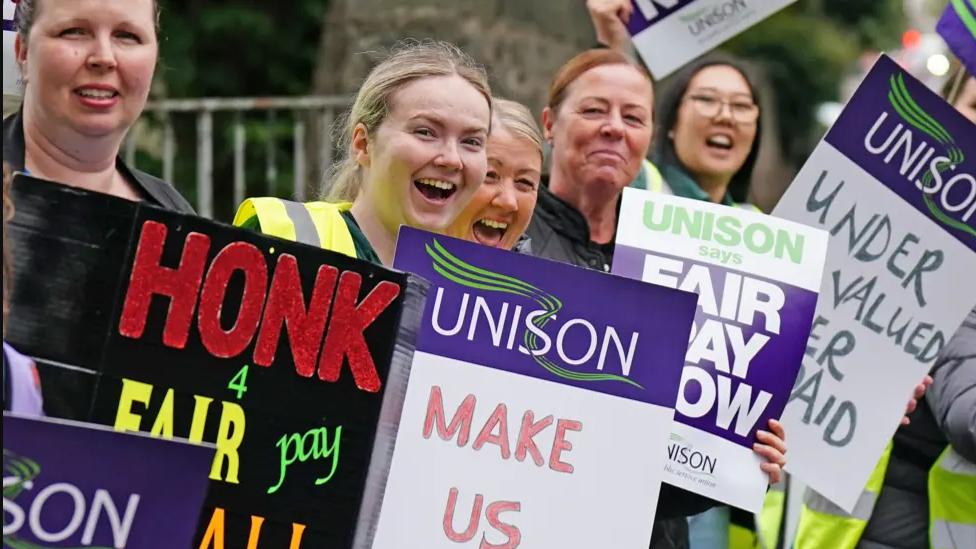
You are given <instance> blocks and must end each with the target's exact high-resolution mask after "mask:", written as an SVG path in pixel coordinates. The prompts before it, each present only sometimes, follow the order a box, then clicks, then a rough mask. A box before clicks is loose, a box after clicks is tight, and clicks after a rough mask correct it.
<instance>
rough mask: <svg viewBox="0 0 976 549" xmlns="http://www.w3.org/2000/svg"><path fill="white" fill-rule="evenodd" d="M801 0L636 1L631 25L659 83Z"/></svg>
mask: <svg viewBox="0 0 976 549" xmlns="http://www.w3.org/2000/svg"><path fill="white" fill-rule="evenodd" d="M794 2H796V0H633V3H634V14H633V15H632V16H631V18H630V21H629V22H628V24H627V29H628V31H629V32H630V36H631V38H632V40H633V43H634V47H635V48H636V49H637V52H638V53H639V54H640V56H641V59H643V60H644V64H645V65H647V68H648V69H649V70H650V71H651V74H653V75H654V77H655V78H664V77H665V76H667V75H669V74H671V73H672V72H674V71H676V70H678V69H679V68H681V67H682V66H683V65H685V64H686V63H688V62H689V61H691V60H692V59H695V58H697V57H699V56H701V55H702V54H704V53H706V52H708V51H711V50H713V49H715V48H717V47H718V46H719V45H721V44H722V43H723V42H725V41H726V40H728V39H730V38H732V37H733V36H735V35H737V34H739V33H740V32H742V31H744V30H746V29H748V28H749V27H751V26H753V25H755V24H756V23H759V22H760V21H762V20H763V19H766V18H767V17H769V16H770V15H772V14H774V13H776V12H777V11H779V10H781V9H783V8H785V7H786V6H789V5H790V4H792V3H794Z"/></svg>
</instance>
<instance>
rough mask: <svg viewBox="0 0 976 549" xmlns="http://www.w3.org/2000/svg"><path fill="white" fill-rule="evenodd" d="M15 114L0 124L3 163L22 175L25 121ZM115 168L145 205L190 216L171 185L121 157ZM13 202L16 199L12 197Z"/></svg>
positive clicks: (19, 114)
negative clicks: (138, 168)
mask: <svg viewBox="0 0 976 549" xmlns="http://www.w3.org/2000/svg"><path fill="white" fill-rule="evenodd" d="M22 112H23V111H18V112H16V113H14V114H12V115H10V116H8V117H7V118H5V119H4V120H3V161H4V162H6V163H7V164H9V165H10V169H11V171H13V172H18V171H24V164H25V154H26V153H25V150H24V149H25V146H24V119H23V116H22ZM115 165H116V167H117V168H118V169H119V171H120V172H121V173H122V175H123V176H124V177H125V178H126V179H127V180H128V181H129V182H130V183H132V184H133V185H134V186H135V187H136V188H137V189H138V190H139V191H140V192H141V193H142V195H143V198H144V199H145V200H146V202H148V203H150V204H153V205H154V206H159V207H162V208H165V209H167V210H172V211H176V212H180V213H188V214H193V213H195V212H194V211H193V207H192V206H190V203H189V202H187V201H186V199H185V198H183V196H181V195H180V193H178V192H177V191H176V189H174V188H173V187H172V186H171V185H169V184H168V183H166V182H165V181H163V180H162V179H159V178H157V177H153V176H151V175H149V174H147V173H145V172H142V171H139V170H137V169H134V168H130V167H129V166H126V164H125V162H123V161H122V158H121V157H116V160H115ZM14 200H15V201H16V196H15V197H14Z"/></svg>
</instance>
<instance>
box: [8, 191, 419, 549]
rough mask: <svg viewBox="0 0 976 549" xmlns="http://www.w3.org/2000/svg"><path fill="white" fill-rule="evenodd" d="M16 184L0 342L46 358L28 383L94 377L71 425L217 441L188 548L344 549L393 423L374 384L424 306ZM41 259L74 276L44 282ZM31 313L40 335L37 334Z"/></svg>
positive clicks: (327, 263) (320, 257)
mask: <svg viewBox="0 0 976 549" xmlns="http://www.w3.org/2000/svg"><path fill="white" fill-rule="evenodd" d="M15 185H16V190H17V200H18V201H20V202H19V203H18V216H23V217H18V219H17V220H15V226H14V227H12V229H13V231H12V232H14V233H15V238H14V245H15V246H17V250H18V252H19V256H18V259H17V262H16V269H17V271H18V272H17V276H16V281H15V286H14V293H15V295H14V302H15V305H16V307H14V308H13V309H12V311H11V321H12V322H15V323H18V324H20V322H21V320H20V319H21V318H22V317H21V315H23V318H24V319H27V321H28V322H27V323H26V324H24V325H19V326H18V327H17V328H16V329H14V330H12V331H11V334H12V335H13V336H14V337H15V338H17V340H16V341H14V344H15V345H16V346H17V348H18V349H24V351H25V352H28V353H30V354H31V355H33V356H39V357H40V359H39V360H38V362H39V364H45V363H47V364H45V366H42V367H41V377H42V385H43V384H45V383H46V382H47V380H48V379H50V375H49V372H50V371H52V370H61V371H63V370H65V369H66V368H68V367H71V368H75V369H74V370H71V371H72V372H75V371H76V370H77V367H80V368H81V370H80V371H78V372H77V373H74V374H73V377H74V379H75V381H77V380H78V379H82V380H90V379H93V380H94V382H93V383H87V384H86V383H85V382H84V381H81V382H78V383H77V386H80V387H86V386H93V387H94V394H89V395H87V396H88V399H87V405H86V408H85V409H84V410H81V411H76V413H77V417H80V418H83V419H85V420H88V421H92V422H95V423H99V424H103V425H108V426H112V427H114V428H116V429H118V430H120V431H142V432H148V433H150V434H152V435H157V436H162V437H170V436H174V437H184V438H187V439H189V440H191V441H201V440H202V441H206V442H211V443H214V444H216V448H217V451H216V455H215V457H214V460H213V464H212V468H211V469H210V470H208V473H207V474H208V476H209V478H210V480H211V486H210V490H209V496H208V498H207V502H206V506H205V515H204V516H203V518H202V520H201V522H200V525H199V528H198V529H197V537H196V545H195V546H194V547H195V549H197V548H199V549H231V548H235V549H236V548H241V549H278V548H280V549H303V548H307V547H350V546H351V545H352V542H353V536H354V534H355V530H356V527H357V520H358V517H359V514H360V507H361V506H362V505H363V497H364V493H365V492H366V491H367V486H368V485H370V483H375V482H377V480H376V479H375V478H373V477H371V476H370V475H371V460H372V456H373V445H374V442H375V440H376V439H377V437H378V436H380V434H381V433H380V431H379V429H381V426H382V425H384V422H386V423H390V422H391V420H389V418H387V419H383V418H382V417H381V409H383V406H384V405H387V407H390V406H392V410H393V412H394V415H395V412H396V407H397V403H396V402H395V401H394V402H392V403H389V402H387V403H386V404H384V402H385V401H384V399H385V398H386V396H387V393H388V392H387V381H388V378H389V376H390V372H391V371H392V370H393V369H395V368H396V367H397V366H396V365H397V364H400V365H401V366H402V367H408V366H409V361H410V356H411V354H412V350H413V345H414V341H415V337H414V335H413V334H414V331H415V329H416V327H415V326H413V327H412V326H411V325H410V320H409V319H406V320H404V318H405V317H404V314H405V313H404V312H405V311H408V310H410V309H411V308H413V309H416V310H417V311H420V310H422V307H423V303H424V299H425V287H426V284H425V283H424V282H423V281H422V280H420V279H418V278H417V277H414V276H412V275H409V274H405V273H399V272H394V271H391V270H388V269H384V268H383V267H380V266H376V265H373V264H370V263H367V262H364V261H359V260H355V259H351V258H349V257H347V256H344V255H341V254H338V253H333V252H329V251H326V250H321V249H318V248H314V247H311V246H305V245H302V244H296V243H294V242H290V241H285V240H280V239H276V238H270V237H267V236H264V235H262V234H258V233H254V232H250V231H245V230H242V229H238V228H234V227H231V226H229V225H223V224H218V223H214V222H211V221H208V220H205V219H202V218H197V217H191V216H185V215H180V214H175V213H171V212H166V211H163V210H161V209H158V208H154V207H150V206H146V205H141V204H135V203H131V202H127V201H125V200H121V199H115V198H112V197H106V196H104V195H103V196H95V195H92V193H86V192H83V191H79V190H75V189H69V188H66V187H63V186H61V185H58V184H54V183H49V182H44V181H41V180H36V179H31V178H28V177H26V176H22V175H21V176H18V177H17V178H16V182H15ZM69 199H70V200H69ZM21 205H23V206H24V208H25V209H23V210H22V209H21ZM69 206H70V207H71V208H74V209H77V210H79V213H71V212H67V211H64V210H65V209H66V208H68V207H69ZM66 219H67V220H71V221H73V222H76V223H77V224H76V225H68V226H67V227H62V226H61V225H62V224H64V222H65V220H66ZM55 225H57V226H55ZM67 231H71V236H70V237H67V236H65V234H64V233H65V232H67ZM120 235H121V236H120ZM100 236H105V237H112V238H117V239H118V240H116V241H114V242H115V245H114V246H111V247H102V246H100V245H98V244H93V243H94V242H97V241H98V238H99V237H100ZM108 240H109V241H111V239H108ZM24 249H27V250H29V252H28V253H21V252H22V251H23V250H24ZM54 253H57V254H59V257H62V258H70V260H71V263H70V264H65V265H64V270H62V271H58V270H47V271H44V270H42V269H41V268H40V267H41V266H43V265H46V264H51V262H52V261H54V258H53V257H52V256H51V255H49V254H54ZM27 267H31V268H32V269H31V271H30V272H27V271H24V269H25V268H27ZM41 292H46V293H45V294H44V295H40V294H41ZM72 295H73V296H74V297H72ZM45 311H46V312H47V313H48V315H47V316H48V317H49V319H50V320H49V323H44V322H42V321H40V320H38V321H36V322H35V318H37V317H38V316H40V313H42V312H45ZM416 322H417V323H419V316H418V318H417V321H416ZM49 326H53V327H55V328H60V329H61V330H63V331H64V333H62V334H60V335H57V334H51V333H50V331H49V330H50V328H49ZM48 337H49V338H50V342H49V343H46V340H45V338H48ZM18 341H19V343H18ZM397 357H399V358H397ZM45 359H46V360H45ZM51 361H57V362H59V363H61V364H62V366H57V365H52V364H51V363H50V362H51ZM64 377H72V376H70V375H66V376H64ZM55 389H60V387H55ZM66 390H67V392H71V393H72V394H74V395H77V393H79V392H80V391H78V390H77V387H76V385H74V384H72V385H70V386H69V387H68V388H67V389H66ZM51 392H52V389H50V388H48V390H46V391H45V398H46V397H47V396H48V394H49V393H51ZM53 392H54V393H55V394H56V395H57V394H59V392H58V391H57V390H53ZM401 398H402V396H401ZM76 400H77V396H76ZM387 415H389V413H388V414H387ZM388 428H389V429H390V435H389V436H390V437H391V438H392V436H393V434H394V433H395V423H393V425H392V427H388ZM373 476H375V475H373Z"/></svg>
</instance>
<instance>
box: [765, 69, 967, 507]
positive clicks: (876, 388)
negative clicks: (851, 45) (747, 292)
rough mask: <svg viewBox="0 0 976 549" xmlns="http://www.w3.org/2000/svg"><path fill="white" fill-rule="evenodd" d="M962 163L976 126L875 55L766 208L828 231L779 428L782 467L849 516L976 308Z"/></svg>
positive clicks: (965, 186) (787, 217)
mask: <svg viewBox="0 0 976 549" xmlns="http://www.w3.org/2000/svg"><path fill="white" fill-rule="evenodd" d="M974 167H976V126H974V125H973V124H972V122H969V121H968V120H965V119H964V118H963V117H962V115H960V114H959V113H958V112H956V111H955V109H953V108H952V107H951V106H949V105H948V104H947V103H946V102H945V101H943V100H942V99H940V98H939V97H938V96H937V95H935V94H934V93H932V92H931V91H930V90H929V89H928V88H926V87H925V86H924V85H923V84H922V83H921V82H919V81H917V80H916V79H914V78H913V77H912V76H911V75H909V74H908V73H906V72H904V71H903V70H902V69H901V68H900V67H898V66H897V64H895V62H894V61H892V60H891V59H890V58H888V57H887V56H882V57H881V58H880V59H879V60H878V61H877V63H876V64H875V66H874V68H873V69H872V70H871V71H870V72H869V73H868V75H867V76H866V77H865V79H864V81H863V82H862V83H861V86H860V87H859V88H858V90H857V92H856V93H855V94H854V96H853V97H852V98H851V100H850V102H849V103H848V105H847V107H846V109H845V110H844V112H843V113H842V114H841V115H840V118H839V119H838V120H837V122H836V123H835V124H834V126H833V127H832V128H831V130H830V131H829V132H828V133H827V135H826V137H825V138H824V140H823V141H822V142H821V143H820V144H819V145H818V146H817V148H816V150H814V152H813V154H812V155H811V156H810V158H809V159H808V160H807V162H806V164H805V165H804V166H803V168H802V169H801V171H800V173H799V175H797V177H796V179H795V180H794V181H793V184H792V185H791V186H790V188H789V190H788V191H787V192H786V194H785V196H783V198H782V200H781V201H780V202H779V204H778V205H777V207H776V209H775V211H774V212H773V215H775V216H778V217H783V218H786V219H790V220H793V221H797V222H800V223H806V224H809V225H811V226H816V227H821V228H824V229H826V230H828V231H830V233H831V235H832V237H831V241H830V247H829V251H828V255H827V265H826V269H825V272H824V278H823V287H822V288H821V289H820V301H819V304H818V307H817V318H816V319H815V320H814V327H813V332H812V334H811V336H810V342H809V347H808V350H807V357H806V358H805V360H804V369H803V371H802V372H801V374H800V376H799V378H798V380H797V386H796V387H795V388H794V390H793V394H792V396H791V397H790V403H789V405H788V406H787V408H786V412H785V413H784V415H783V421H784V423H785V426H786V430H787V434H788V439H789V444H790V451H789V456H788V462H787V466H786V468H787V471H789V472H790V473H791V474H793V475H795V476H796V477H798V478H799V479H800V480H802V481H803V482H805V483H806V484H808V485H809V486H810V487H811V488H813V489H814V490H816V491H817V492H819V493H821V494H822V495H823V496H825V497H826V498H828V499H830V500H832V501H833V502H834V503H835V504H837V505H838V506H839V507H841V508H843V509H844V510H846V511H848V512H851V511H852V510H853V509H854V507H855V505H856V504H857V501H858V498H859V497H860V495H861V492H862V490H863V488H864V486H865V484H866V483H867V481H868V478H869V477H870V475H871V472H872V471H873V470H874V468H875V466H876V464H877V462H878V459H879V457H880V456H881V454H882V452H883V451H884V449H885V447H886V446H887V444H888V442H889V441H890V440H891V437H892V435H893V434H894V433H895V430H896V429H897V428H898V426H899V423H900V421H901V418H902V416H903V415H904V413H905V406H906V404H907V402H908V400H909V399H910V398H911V396H912V393H913V389H914V387H915V386H916V384H918V383H919V382H921V381H922V378H923V377H924V376H925V375H926V374H927V373H928V372H929V370H930V369H931V367H932V366H933V365H934V362H935V360H936V358H937V356H938V354H939V351H940V350H941V349H942V348H943V347H944V346H945V344H946V343H947V342H948V341H949V339H951V338H952V336H953V334H954V333H955V332H956V330H957V329H958V327H959V326H960V324H961V323H962V321H963V320H964V319H965V318H966V315H967V314H968V313H969V311H970V310H971V309H972V308H973V307H974V306H976V284H974V283H973V275H974V274H976V178H974V174H976V170H974ZM923 188H926V189H928V190H923Z"/></svg>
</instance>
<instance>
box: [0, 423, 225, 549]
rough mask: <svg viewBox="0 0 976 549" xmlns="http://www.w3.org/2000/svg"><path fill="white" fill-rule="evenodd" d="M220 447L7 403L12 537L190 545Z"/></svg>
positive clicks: (45, 542)
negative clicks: (39, 414) (38, 415)
mask: <svg viewBox="0 0 976 549" xmlns="http://www.w3.org/2000/svg"><path fill="white" fill-rule="evenodd" d="M213 456H214V448H213V446H212V445H202V444H190V443H187V442H185V441H168V440H160V439H156V438H152V437H148V436H145V435H130V434H121V433H117V432H114V431H112V430H111V429H106V428H104V427H93V426H90V425H84V424H80V423H74V422H64V421H58V420H51V419H31V418H26V417H20V416H16V415H11V414H8V413H6V412H4V414H3V514H4V517H3V546H4V547H10V548H12V549H37V548H41V547H55V546H56V547H91V548H98V549H109V548H112V549H122V548H125V547H133V548H136V547H138V548H139V549H190V548H191V544H192V542H193V536H194V532H195V531H196V528H197V521H198V520H199V518H200V509H201V507H202V505H203V501H204V499H205V498H206V496H207V486H208V484H209V483H208V481H207V473H208V471H209V470H210V464H211V462H212V461H213ZM52 544H56V545H52Z"/></svg>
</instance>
